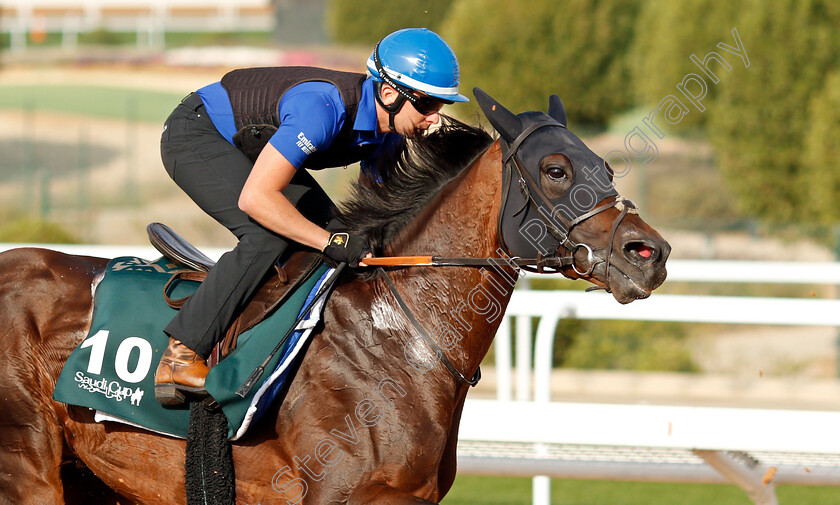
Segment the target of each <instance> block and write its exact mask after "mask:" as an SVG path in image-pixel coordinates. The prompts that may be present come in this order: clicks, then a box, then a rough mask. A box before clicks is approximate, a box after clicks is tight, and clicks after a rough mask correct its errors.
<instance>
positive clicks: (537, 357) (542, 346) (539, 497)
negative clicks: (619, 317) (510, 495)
mask: <svg viewBox="0 0 840 505" xmlns="http://www.w3.org/2000/svg"><path fill="white" fill-rule="evenodd" d="M559 319H560V316H559V314H558V313H552V312H549V313H546V314H545V315H543V317H541V318H540V322H539V324H538V325H537V335H536V338H535V339H534V340H535V342H534V403H545V404H548V403H549V402H551V368H552V360H553V357H554V333H555V331H556V330H557V322H558V321H559ZM535 449H536V453H537V455H538V456H546V455H547V447H546V446H545V445H543V444H536V446H535ZM531 487H532V490H533V491H532V492H533V497H532V499H533V505H550V504H551V478H550V477H548V476H546V475H537V476H535V477H534V480H533V484H532V486H531Z"/></svg>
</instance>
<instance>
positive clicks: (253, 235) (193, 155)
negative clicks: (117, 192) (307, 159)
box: [160, 93, 335, 359]
mask: <svg viewBox="0 0 840 505" xmlns="http://www.w3.org/2000/svg"><path fill="white" fill-rule="evenodd" d="M160 145H161V149H160V150H161V158H162V159H163V164H164V166H165V167H166V171H167V172H168V173H169V176H170V177H172V179H173V180H174V181H175V183H176V184H178V186H179V187H180V188H181V189H183V190H184V191H185V192H186V193H187V195H189V197H190V198H192V200H193V201H194V202H195V203H197V204H198V206H199V207H201V209H202V210H203V211H204V212H206V213H207V214H209V215H210V216H212V217H213V218H214V219H215V220H216V221H218V222H219V223H221V224H222V225H224V226H225V227H226V228H227V229H228V230H230V231H231V232H232V233H233V234H234V235H236V237H237V238H238V239H239V243H238V244H237V246H236V247H235V248H234V249H233V250H232V251H229V252H227V253H225V254H224V255H222V257H221V258H220V259H219V261H218V263H216V265H215V266H214V267H213V268H212V269H211V271H210V273H209V274H208V275H207V279H206V280H205V281H204V282H203V283H202V285H201V286H200V287H199V288H198V290H197V291H196V292H195V294H193V295H192V296H191V297H190V298H189V300H188V301H187V303H186V304H184V306H183V308H182V309H181V310H180V312H179V313H178V315H176V316H175V318H174V319H173V320H172V321H171V322H170V323H169V325H168V326H167V327H166V328H165V330H164V331H165V332H166V334H167V335H169V336H170V337H173V338H176V339H178V340H180V341H181V342H183V343H184V344H185V345H186V346H187V347H189V348H190V349H192V350H194V351H195V352H196V353H198V354H199V355H200V356H202V357H204V358H205V359H206V358H207V356H209V355H210V352H211V351H212V350H213V346H214V345H215V344H216V343H217V342H218V341H219V340H221V338H222V337H223V336H224V334H225V331H226V330H227V328H228V327H229V326H230V324H231V322H233V319H234V318H235V317H236V316H237V314H238V312H239V310H240V309H241V308H242V307H244V306H245V304H247V302H248V301H249V300H250V299H251V297H252V296H253V294H254V292H255V291H256V289H257V288H258V287H259V284H260V281H261V280H262V279H263V278H264V277H265V275H266V273H267V272H268V271H269V270H270V269H271V268H272V266H273V265H274V264H275V263H276V262H277V261H278V259H279V258H280V256H281V255H282V254H283V253H284V252H285V251H286V250H287V249H288V247H289V242H290V241H289V240H288V239H286V238H284V237H282V236H281V235H278V234H276V233H274V232H272V231H270V230H268V229H267V228H264V227H263V226H261V225H260V224H258V223H257V222H256V221H254V220H253V219H251V218H250V217H248V215H247V214H245V213H244V212H242V211H241V210H240V209H239V205H238V202H239V194H240V193H241V192H242V187H243V186H244V185H245V180H246V179H247V178H248V175H249V174H250V172H251V168H252V167H253V163H251V161H250V160H249V159H248V158H247V157H246V156H245V155H244V154H242V152H240V151H239V150H238V149H237V148H236V147H234V146H233V145H231V144H230V143H229V142H228V141H227V140H225V139H224V137H222V136H221V135H220V134H219V132H218V131H217V130H216V128H215V127H214V126H213V123H212V121H211V120H210V118H209V117H208V116H207V114H206V112H205V110H204V105H203V104H202V102H201V99H200V98H199V96H198V95H196V94H194V93H193V94H190V95H189V96H188V97H187V98H185V99H184V100H183V102H182V103H181V104H180V105H178V107H177V108H176V109H175V111H173V112H172V114H171V115H170V116H169V119H167V121H166V124H165V126H164V130H163V134H162V136H161V141H160ZM283 194H284V195H285V196H286V197H287V198H288V199H289V200H290V201H291V202H292V204H293V205H295V207H297V209H298V210H300V211H301V213H302V214H303V215H304V216H306V217H307V218H308V219H310V220H311V221H313V222H314V223H316V224H318V225H320V226H325V225H326V224H327V222H328V221H329V219H330V217H331V216H332V215H333V214H334V208H335V207H334V205H333V203H332V202H331V201H330V199H329V197H328V196H327V194H326V193H325V192H324V191H323V190H322V189H321V187H320V186H319V185H318V183H317V182H315V180H314V179H313V178H312V176H311V175H309V174H308V173H307V172H306V170H303V169H301V170H299V171H298V173H297V174H296V175H295V176H294V177H293V178H292V180H291V183H290V184H289V186H288V187H287V188H286V189H285V190H284V191H283Z"/></svg>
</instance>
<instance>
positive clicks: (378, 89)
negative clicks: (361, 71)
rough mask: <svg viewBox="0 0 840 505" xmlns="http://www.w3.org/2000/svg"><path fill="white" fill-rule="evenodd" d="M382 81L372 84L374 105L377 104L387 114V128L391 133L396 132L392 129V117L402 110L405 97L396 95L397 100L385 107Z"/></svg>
mask: <svg viewBox="0 0 840 505" xmlns="http://www.w3.org/2000/svg"><path fill="white" fill-rule="evenodd" d="M382 84H383V83H382V81H375V82H374V93H373V95H374V97H376V103H378V104H379V106H380V107H382V108H383V109H385V111H386V112H387V113H388V128H390V129H391V131H392V132H396V131H397V129H396V128H395V127H394V116H396V115H397V113H398V112H399V111H400V109H402V106H403V105H404V104H405V97H404V96H403V95H402V94H398V95H397V98H396V99H395V100H394V101H393V102H391V104H390V105H385V102H383V101H382Z"/></svg>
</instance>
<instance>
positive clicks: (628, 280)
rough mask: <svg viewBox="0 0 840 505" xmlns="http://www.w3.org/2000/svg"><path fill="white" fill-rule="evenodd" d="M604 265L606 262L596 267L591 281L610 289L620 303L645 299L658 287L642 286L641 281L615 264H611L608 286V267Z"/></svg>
mask: <svg viewBox="0 0 840 505" xmlns="http://www.w3.org/2000/svg"><path fill="white" fill-rule="evenodd" d="M602 265H604V264H603V263H601V265H599V268H596V272H595V274H596V275H593V277H592V278H590V279H589V281H590V282H592V283H593V284H595V285H597V286H600V287H602V288H606V289H609V291H610V293H612V295H613V298H615V300H616V301H617V302H618V303H621V304H628V303H630V302H634V301H636V300H644V299H645V298H647V297H649V296H650V295H651V293H652V292H653V290H654V289H655V288H656V287H658V285H657V286H653V287H652V288H650V289H648V288H644V287H642V286H640V285H639V283H638V282H637V281H636V280H635V279H633V277H631V276H630V275H628V274H626V273H625V272H624V271H623V270H621V269H620V268H618V267H616V266H615V265H614V264H610V267H609V268H610V277H609V283H610V285H609V286H606V284H605V283H604V278H605V274H606V268H605V267H603V266H602Z"/></svg>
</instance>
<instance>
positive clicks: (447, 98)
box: [367, 28, 469, 105]
mask: <svg viewBox="0 0 840 505" xmlns="http://www.w3.org/2000/svg"><path fill="white" fill-rule="evenodd" d="M367 68H368V70H369V71H370V73H371V75H373V77H374V78H375V79H376V80H377V81H384V82H385V83H386V84H388V85H390V86H391V87H393V88H395V89H397V91H399V92H400V93H401V94H402V95H403V96H405V95H406V94H410V92H409V91H408V90H416V91H421V92H423V93H425V94H427V95H429V96H432V97H434V98H437V99H440V100H442V101H444V102H448V103H451V102H468V101H469V98H467V97H465V96H464V95H461V94H459V93H458V84H459V77H460V71H459V69H458V59H457V58H455V53H454V52H453V51H452V49H451V48H450V47H449V45H448V44H447V43H446V42H444V40H443V39H442V38H440V36H439V35H438V34H436V33H435V32H433V31H431V30H429V29H428V28H405V29H402V30H398V31H396V32H394V33H392V34H390V35H388V36H387V37H385V38H384V39H382V40H381V41H379V43H378V44H376V47H374V49H373V52H372V53H371V55H370V58H368V60H367ZM383 74H384V75H383ZM395 83H396V84H398V85H399V86H395V85H394V84H395ZM401 88H402V89H401ZM405 88H407V89H405ZM412 96H413V95H412ZM405 98H406V99H408V100H409V101H412V102H413V101H414V100H412V97H409V96H405ZM400 105H402V104H400Z"/></svg>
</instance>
